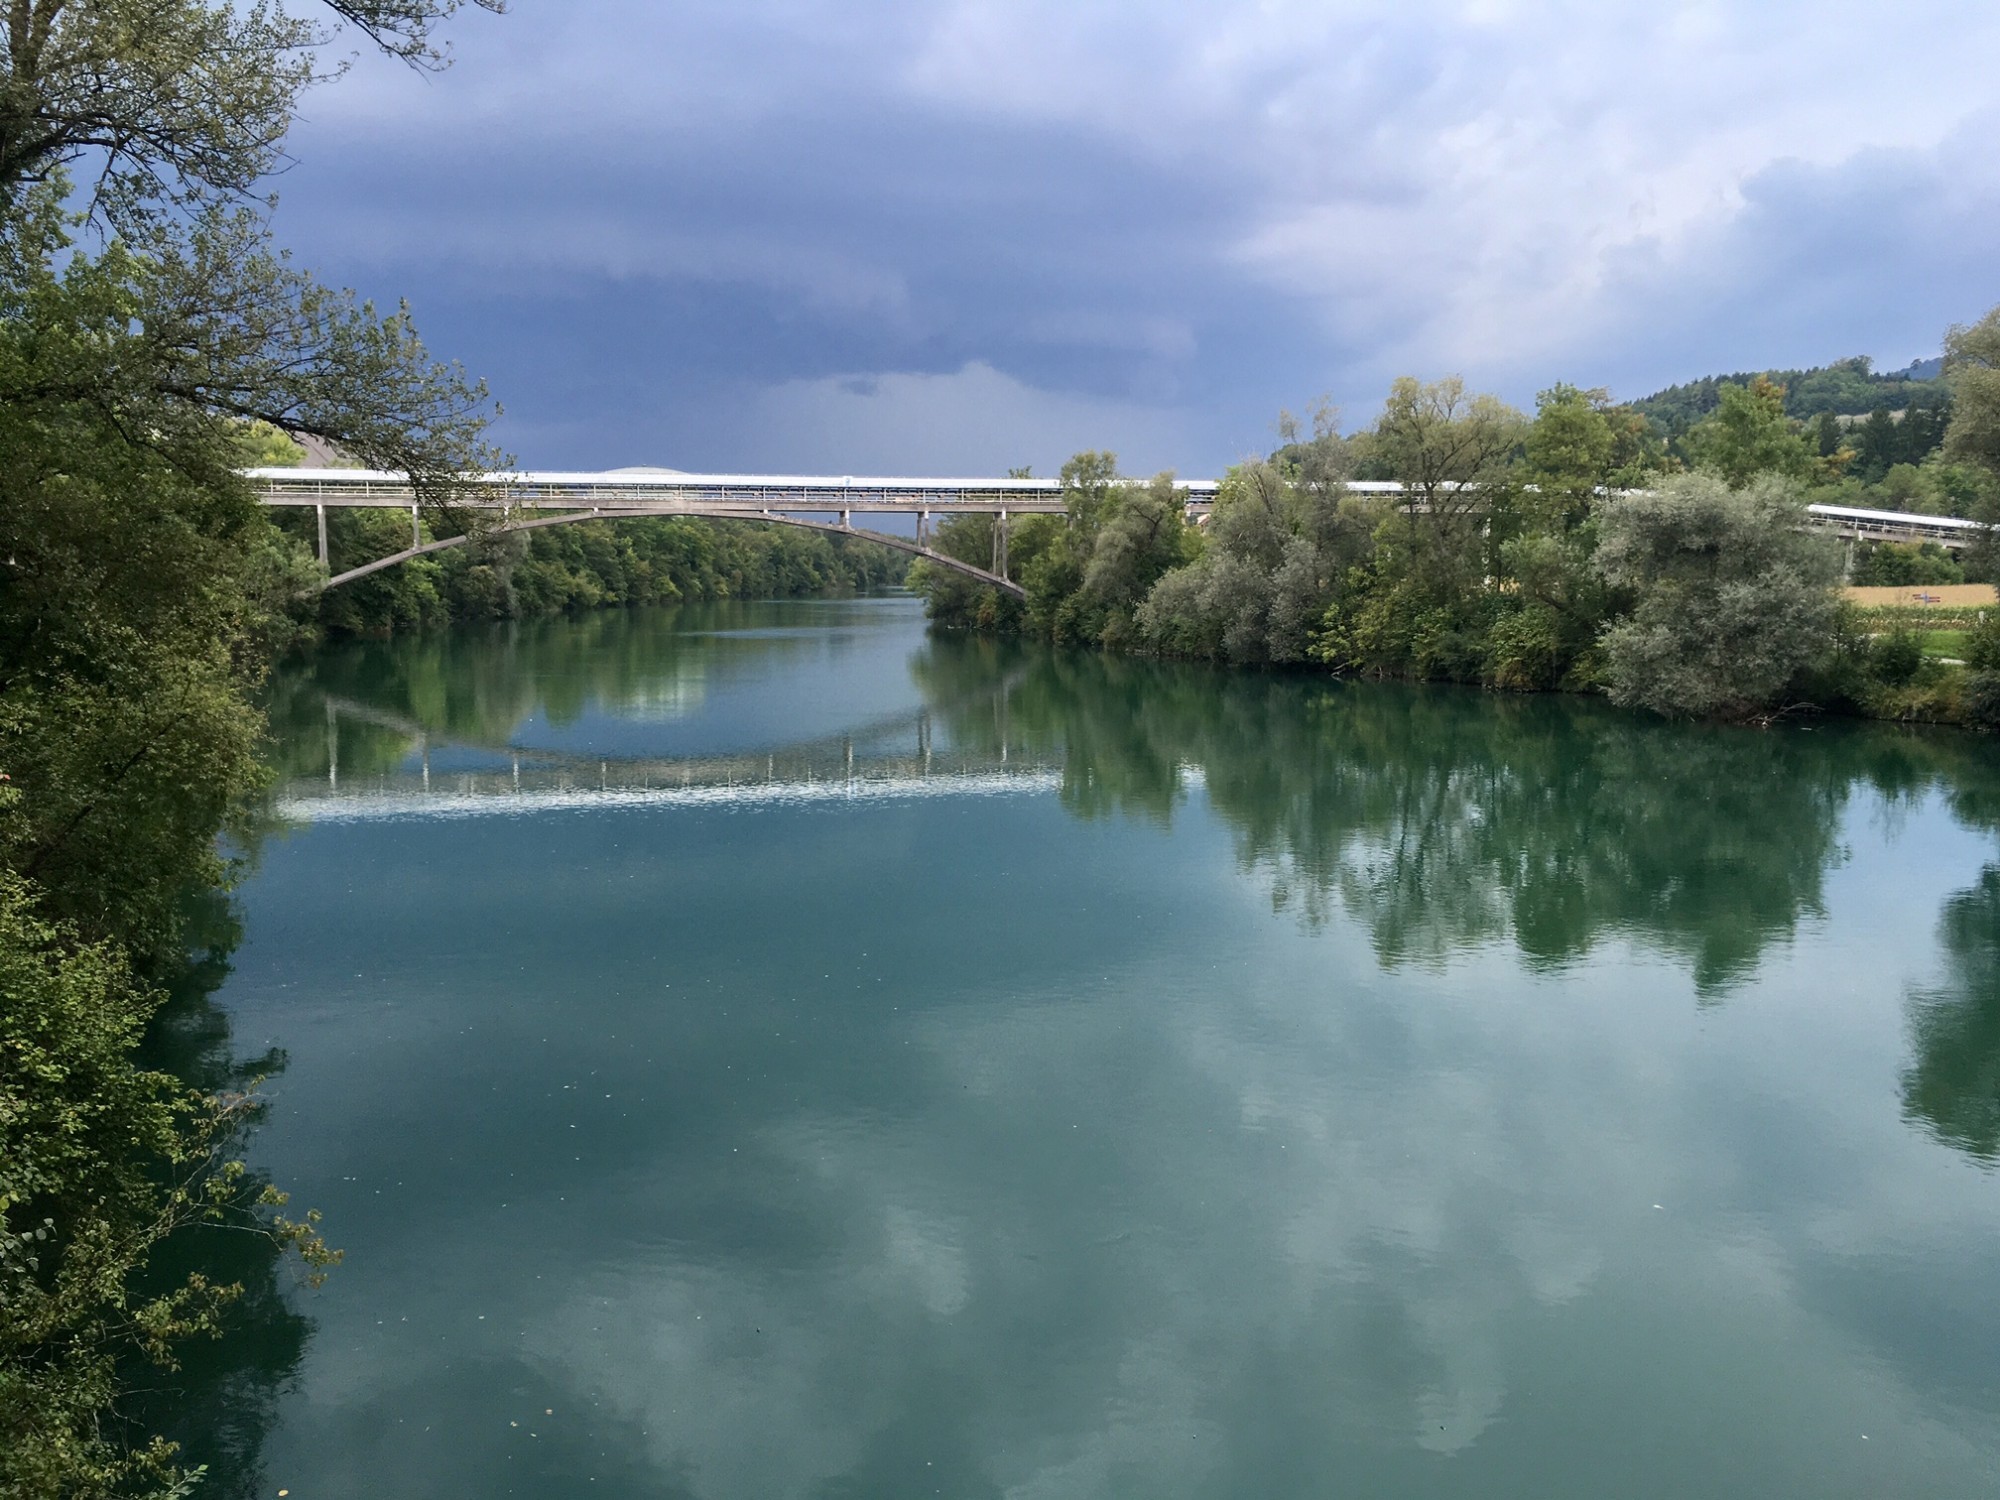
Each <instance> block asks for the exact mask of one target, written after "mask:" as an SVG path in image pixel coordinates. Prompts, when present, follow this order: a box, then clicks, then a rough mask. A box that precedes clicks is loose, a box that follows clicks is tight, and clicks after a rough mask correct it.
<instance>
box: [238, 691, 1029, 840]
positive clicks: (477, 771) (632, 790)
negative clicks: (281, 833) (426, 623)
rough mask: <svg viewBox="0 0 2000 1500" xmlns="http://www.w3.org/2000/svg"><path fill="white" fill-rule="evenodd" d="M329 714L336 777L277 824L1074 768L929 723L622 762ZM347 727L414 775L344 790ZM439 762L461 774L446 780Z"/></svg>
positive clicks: (957, 786) (850, 789)
mask: <svg viewBox="0 0 2000 1500" xmlns="http://www.w3.org/2000/svg"><path fill="white" fill-rule="evenodd" d="M326 703H327V748H328V756H327V771H326V774H325V775H324V776H313V777H295V778H293V779H291V780H289V781H286V782H283V783H281V784H280V785H279V786H278V787H277V789H276V796H275V799H274V802H275V811H276V812H277V814H278V816H279V817H280V818H282V819H284V820H285V821H287V822H302V823H339V822H356V821H365V820H372V819H381V818H410V817H478V816H494V815H507V814H515V813H523V812H535V811H558V810H566V809H590V808H601V807H627V806H652V805H658V806H689V807H731V806H742V807H751V806H758V805H769V804H799V803H811V802H840V801H862V800H880V799H885V798H899V797H947V796H948V797H966V796H1000V795H1012V794H1018V793H1022V792H1041V791H1049V790H1053V789H1054V788H1056V787H1058V786H1059V785H1060V784H1061V777H1062V772H1061V767H1060V765H1058V764H1055V763H1052V762H1050V761H1048V760H1047V759H1045V758H1043V757H1041V756H1040V755H1037V754H1029V755H1026V756H1023V755H1021V754H1018V753H1017V752H1016V751H1015V748H1014V747H1013V746H1012V745H1011V744H1010V743H1009V741H1008V739H1007V737H1006V736H1005V735H1004V734H1002V735H1001V736H1000V737H999V743H998V746H997V748H992V749H987V748H976V749H975V748H966V747H962V746H954V745H950V744H946V745H942V746H939V745H934V744H933V743H932V736H931V715H930V714H929V712H927V711H926V712H922V713H917V714H906V715H897V716H895V717H893V718H889V719H883V720H878V721H875V722H873V723H870V724H866V725H862V726H859V727H857V728H856V729H854V730H852V731H851V732H848V733H845V734H841V735H835V736H829V737H827V738H824V739H820V740H813V741H807V742H804V743H800V744H795V745H787V746H784V747H782V748H779V749H769V750H754V751H737V752H730V753H724V754H710V755H690V756H647V757H629V756H628V757H620V756H598V755H581V754H577V753H574V752H568V751H562V750H543V749H535V748H529V747H522V746H514V745H497V746H496V745H479V744H476V743H468V742H467V741H464V740H446V741H440V742H438V743H436V744H435V745H433V742H432V737H431V735H430V734H429V732H428V731H426V730H425V729H424V728H423V727H422V726H421V725H419V724H416V723H415V722H413V721H410V720H406V719H404V718H402V717H401V716H400V715H397V714H393V713H387V712H384V711H382V710H380V709H376V708H373V707H370V706H369V705H365V704H359V703H352V702H349V701H347V700H344V699H340V698H334V697H329V698H328V699H327V700H326ZM342 718H348V719H355V720H359V721H362V722H365V723H369V724H373V725H375V726H376V727H378V728H384V729H389V730H392V731H394V732H396V733H399V734H403V735H405V736H407V737H408V738H409V739H410V740H411V742H412V748H411V750H410V752H409V755H408V757H406V763H405V765H404V766H402V767H400V768H399V769H397V770H395V771H390V772H375V773H363V774H360V775H349V776H343V775H342V774H341V770H340V753H339V723H340V720H341V719H342ZM468 756H469V757H472V758H476V759H478V760H481V761H484V762H486V763H485V764H483V765H478V766H474V767H471V768H468V767H466V766H464V765H463V764H460V763H459V762H462V761H463V760H464V759H466V758H467V757H468ZM434 759H444V760H447V761H448V762H451V764H449V765H448V766H447V767H443V768H440V767H436V766H434V765H433V760H434ZM412 760H413V761H414V764H409V763H408V762H409V761H412Z"/></svg>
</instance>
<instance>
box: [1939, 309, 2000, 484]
mask: <svg viewBox="0 0 2000 1500" xmlns="http://www.w3.org/2000/svg"><path fill="white" fill-rule="evenodd" d="M1944 343H1945V366H1944V367H1945V378H1946V379H1947V380H1948V381H1949V382H1950V383H1951V388H1952V393H1953V398H1954V399H1953V405H1952V418H1951V426H1950V427H1949V428H1948V429H1947V430H1946V432H1945V452H1946V453H1947V454H1948V455H1950V456H1951V457H1952V458H1957V459H1963V460H1967V461H1969V462H1972V463H1976V464H1979V465H1980V466H1981V467H1983V468H1985V469H1986V470H1988V471H1989V472H2000V307H1996V308H1994V309H1993V311H1991V312H1989V313H1988V314H1987V315H1986V316H1985V317H1983V318H1981V319H1980V320H1979V321H1978V322H1977V323H1972V324H1962V323H1961V324H1954V325H1952V328H1951V330H1950V332H1948V333H1947V334H1946V335H1945V341H1944Z"/></svg>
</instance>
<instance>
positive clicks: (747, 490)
mask: <svg viewBox="0 0 2000 1500" xmlns="http://www.w3.org/2000/svg"><path fill="white" fill-rule="evenodd" d="M247 477H248V478H249V479H250V480H251V481H252V482H253V483H254V484H255V485H256V486H257V490H258V496H259V498H260V499H261V500H262V501H263V503H264V504H266V505H270V506H326V507H338V508H347V507H357V506H358V507H383V508H394V509H403V510H407V509H409V508H410V507H411V506H412V505H413V504H414V503H415V499H416V497H415V494H414V492H413V491H412V490H411V488H410V483H409V480H408V478H407V477H406V476H404V475H401V474H390V473H383V472H381V471H379V470H373V469H252V470H250V471H249V472H248V475H247ZM1218 483H1219V482H1218V481H1216V480H1213V479H1183V480H1178V481H1176V488H1177V489H1179V490H1180V491H1181V493H1182V494H1184V495H1185V496H1186V497H1187V504H1188V509H1189V510H1190V511H1191V512H1201V511H1205V510H1207V509H1208V508H1209V506H1210V505H1212V504H1213V503H1214V500H1215V496H1216V491H1217V489H1218ZM1348 488H1349V490H1351V491H1353V492H1354V493H1357V494H1371V495H1382V496H1395V495H1399V494H1401V493H1402V490H1403V487H1402V486H1401V485H1399V484H1390V483H1379V482H1357V483H1353V484H1350V485H1349V486H1348ZM461 503H462V504H464V505H465V506H467V507H468V508H470V509H475V510H503V511H509V512H511V511H514V510H539V511H578V512H589V513H594V514H597V515H602V516H606V517H616V516H640V515H703V516H716V517H724V518H727V517H732V516H735V517H743V518H755V517H758V516H762V515H769V514H799V513H810V514H829V515H841V516H843V517H844V516H846V515H849V514H856V513H858V514H864V515H871V514H872V515H916V516H927V515H955V514H967V513H971V514H979V515H996V514H1006V515H1034V514H1056V513H1060V512H1061V511H1062V509H1063V488H1062V481H1061V480H1059V479H980V478H900V477H889V476H881V475H873V476H855V475H843V476H830V475H801V474H677V473H671V472H666V471H653V470H637V471H633V470H611V471H609V472H606V473H590V472H569V471H526V472H522V473H517V474H494V475H491V476H488V477H487V478H486V479H485V480H484V481H483V485H482V486H475V487H473V488H470V489H468V490H467V491H466V493H465V495H464V497H463V500H462V501H461ZM1807 509H1808V511H1809V513H1810V515H1811V518H1812V521H1813V523H1814V524H1815V525H1816V526H1818V527H1819V528H1820V529H1822V530H1826V531H1830V532H1833V533H1834V534H1836V535H1838V536H1843V537H1851V538H1858V539H1862V540H1871V541H1926V542H1936V543H1938V544H1940V545H1942V546H1945V547H1948V548H1959V547H1964V546H1968V545H1970V544H1971V543H1972V542H1973V541H1974V540H1975V539H1976V538H1977V537H1979V536H1980V535H1981V534H1982V533H1983V532H1984V531H1985V530H1986V528H1985V527H1984V526H1983V525H1982V524H1981V523H1980V522H1977V521H1967V520H1962V519H1960V518H1958V517H1955V516H1926V515H1916V514H1911V513H1906V512H1902V511H1885V510H1866V509H1861V508H1857V507H1852V506H1840V505H1814V506H1809V507H1808V508H1807Z"/></svg>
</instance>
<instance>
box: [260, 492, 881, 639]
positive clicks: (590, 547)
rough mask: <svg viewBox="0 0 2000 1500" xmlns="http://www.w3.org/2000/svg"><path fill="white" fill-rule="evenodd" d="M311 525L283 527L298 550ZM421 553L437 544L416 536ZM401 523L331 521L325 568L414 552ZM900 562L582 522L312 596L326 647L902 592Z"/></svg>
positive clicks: (749, 526)
mask: <svg viewBox="0 0 2000 1500" xmlns="http://www.w3.org/2000/svg"><path fill="white" fill-rule="evenodd" d="M313 524H314V523H313V518H312V515H311V513H310V512H306V511H296V512H293V513H291V514H290V515H289V516H286V517H284V518H282V519H281V521H280V525H282V526H284V527H286V528H287V531H288V534H290V535H291V536H293V537H296V538H298V539H299V544H300V545H301V546H303V545H304V538H305V535H306V533H307V532H308V530H309V529H310V528H311V527H312V525H313ZM422 534H423V536H424V539H425V540H427V541H428V540H431V539H432V538H433V537H434V536H435V529H434V528H433V527H432V526H431V525H429V524H426V525H425V526H424V528H423V532H422ZM410 540H411V532H410V517H409V514H408V513H407V512H404V511H391V510H374V509H365V508H356V509H352V510H330V511H329V512H328V513H327V544H328V552H329V554H330V564H329V566H330V568H331V570H332V571H333V572H336V573H337V572H340V571H342V570H344V569H346V568H351V567H355V566H357V565H359V564H361V563H363V562H367V561H369V560H371V559H373V558H377V557H385V556H388V555H389V554H391V553H393V552H396V551H399V550H401V549H403V548H406V547H408V546H409V545H410ZM906 557H907V554H905V553H901V552H897V551H894V550H892V549H890V548H887V547H882V546H878V545H873V544H870V543H868V542H866V541H863V540H860V539H854V538H848V537H832V536H827V535H825V534H824V533H820V532H812V531H805V530H802V529H800V528H797V527H788V526H778V525H763V524H760V523H756V522H734V521H731V522H716V521H710V520H702V519H697V518H694V517H679V516H672V517H667V516H662V517H643V518H634V519H630V520H623V521H617V522H612V521H583V522H577V523H575V524H572V525H566V526H553V527H542V528H539V529H536V530H534V531H526V532H512V533H495V534H491V535H482V536H476V537H474V538H473V540H471V541H470V542H468V543H467V544H466V545H465V546H462V547H455V548H453V549H451V550H449V551H445V552H436V553H431V554H428V555H427V556H424V557H416V558H412V559H410V560H409V561H408V562H405V563H400V564H398V565H397V566H396V567H393V568H385V569H383V570H382V571H381V572H379V573H372V574H370V575H369V576H368V577H366V578H360V579H356V580H355V581H354V582H352V583H344V584H342V585H341V586H340V587H339V588H336V589H328V590H326V591H325V592H324V593H322V594H320V595H319V596H318V600H317V605H316V608H317V617H318V620H319V623H320V624H321V626H322V627H324V628H325V629H326V630H327V631H328V632H329V633H331V634H335V635H358V634H374V633H381V632H387V631H396V630H408V629H420V628H425V627H430V626H436V625H442V624H445V623H448V622H450V621H453V620H511V619H524V618H528V617H531V616H534V615H546V614H561V613H566V612H570V611H575V610H582V609H599V608H609V607H614V606H627V605H644V604H666V603H671V602H673V601H675V600H680V599H743V598H781V597H795V596H800V595H807V594H824V593H856V592H866V591H868V590H872V589H881V588H887V587H891V586H893V585H895V584H898V583H901V582H902V581H903V579H904V577H905V575H906V573H907V572H908V567H907V564H906V561H905V559H906Z"/></svg>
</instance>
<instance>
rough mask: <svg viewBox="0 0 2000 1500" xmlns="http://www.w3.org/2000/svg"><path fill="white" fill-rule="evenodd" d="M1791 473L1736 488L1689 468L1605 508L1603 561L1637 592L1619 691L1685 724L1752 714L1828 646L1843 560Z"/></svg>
mask: <svg viewBox="0 0 2000 1500" xmlns="http://www.w3.org/2000/svg"><path fill="white" fill-rule="evenodd" d="M1803 520H1804V499H1803V496H1802V495H1801V494H1800V492H1799V490H1798V488H1797V487H1796V486H1795V485H1793V484H1790V483H1788V482H1786V481H1784V480H1782V479H1778V478H1764V479H1760V480H1758V481H1756V482H1754V483H1752V484H1751V485H1749V486H1748V487H1747V488H1744V489H1741V490H1732V489H1730V488H1729V487H1728V485H1727V484H1725V483H1724V482H1723V481H1722V479H1721V478H1720V477H1719V476H1717V475H1713V474H1690V475H1680V476H1676V477H1674V478H1671V479H1669V480H1667V481H1666V482H1665V483H1664V484H1662V485H1661V486H1660V487H1659V488H1658V490H1656V491H1654V492H1651V493H1635V494H1629V495H1623V496H1620V497H1618V498H1617V499H1616V500H1614V501H1612V502H1611V503H1610V504H1609V505H1607V506H1606V507H1605V508H1604V512H1603V515H1602V517H1601V518H1600V522H1599V524H1600V528H1601V539H1600V542H1599V546H1598V554H1597V565H1598V568H1599V571H1600V572H1601V573H1602V574H1603V576H1604V577H1605V579H1606V580H1607V581H1608V582H1609V583H1611V584H1613V585H1614V586H1617V587H1621V588H1627V589H1630V590H1632V592H1633V594H1634V595H1635V597H1636V599H1637V604H1636V607H1635V608H1634V609H1633V611H1632V613H1631V615H1630V616H1629V617H1627V618H1625V619H1624V620H1621V621H1620V622H1619V623H1618V624H1616V625H1613V626H1612V627H1611V628H1610V629H1609V630H1607V631H1606V632H1605V636H1604V646H1605V652H1606V655H1607V658H1608V661H1609V670H1610V685H1611V696H1612V698H1613V699H1614V700H1615V701H1617V702H1620V703H1625V704H1632V705H1637V706H1639V707H1643V708H1650V709H1652V710H1654V711H1655V712H1657V713H1662V714H1668V715H1671V716H1674V717H1686V718H1749V717H1753V716H1755V715H1758V714H1760V713H1763V712H1765V711H1767V710H1769V709H1771V708H1773V707H1774V706H1777V705H1778V704H1780V702H1781V701H1782V699H1783V697H1784V695H1785V693H1786V691H1787V690H1788V689H1789V688H1790V687H1791V685H1792V684H1793V682H1794V681H1795V680H1796V679H1797V678H1798V677H1799V675H1800V673H1802V672H1803V671H1804V670H1805V669H1806V668H1807V667H1808V666H1810V665H1811V664H1812V663H1813V662H1814V661H1815V660H1816V659H1817V658H1818V657H1819V656H1820V655H1821V654H1822V653H1823V652H1824V651H1825V650H1826V649H1827V647H1828V646H1829V644H1830V641H1831V632H1832V628H1833V621H1834V613H1835V595H1834V591H1833V583H1834V580H1835V578H1836V576H1837V572H1838V568H1837V563H1836V561H1835V558H1834V555H1833V553H1832V551H1831V549H1829V548H1828V547H1827V546H1826V545H1825V544H1824V543H1823V542H1822V541H1820V540H1819V539H1817V538H1813V537H1810V536H1807V535H1805V534H1803V533H1802V531H1801V529H1800V528H1801V524H1802V522H1803Z"/></svg>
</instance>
